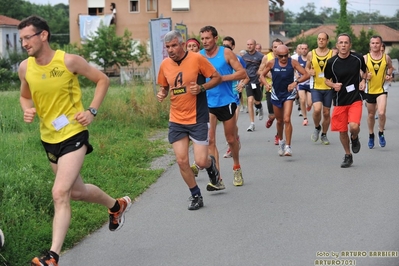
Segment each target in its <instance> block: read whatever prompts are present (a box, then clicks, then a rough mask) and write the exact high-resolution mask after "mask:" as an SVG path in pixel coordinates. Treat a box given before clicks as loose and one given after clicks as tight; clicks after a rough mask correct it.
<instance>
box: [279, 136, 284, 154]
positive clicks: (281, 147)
mask: <svg viewBox="0 0 399 266" xmlns="http://www.w3.org/2000/svg"><path fill="white" fill-rule="evenodd" d="M284 151H285V140H279V141H278V155H280V156H283V155H284Z"/></svg>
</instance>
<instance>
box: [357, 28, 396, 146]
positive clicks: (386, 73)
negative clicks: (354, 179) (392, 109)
mask: <svg viewBox="0 0 399 266" xmlns="http://www.w3.org/2000/svg"><path fill="white" fill-rule="evenodd" d="M382 45H383V42H382V38H381V36H373V37H372V38H371V39H370V52H369V53H368V54H367V55H365V56H364V61H365V62H366V65H367V88H366V91H365V94H364V96H365V98H366V99H365V100H366V102H367V111H368V116H367V124H368V128H369V142H368V146H369V149H372V148H374V139H375V136H374V125H375V113H376V110H378V118H379V119H378V141H379V145H380V147H385V145H386V140H385V136H384V128H385V122H386V107H387V97H388V88H389V85H390V82H391V80H392V71H393V66H392V60H391V58H390V57H389V55H387V54H385V51H383V50H382V49H381V48H382Z"/></svg>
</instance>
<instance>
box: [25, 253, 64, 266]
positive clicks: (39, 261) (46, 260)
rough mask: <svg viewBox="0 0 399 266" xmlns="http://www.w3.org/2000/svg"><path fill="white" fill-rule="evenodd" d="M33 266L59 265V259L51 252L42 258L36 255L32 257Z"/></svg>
mask: <svg viewBox="0 0 399 266" xmlns="http://www.w3.org/2000/svg"><path fill="white" fill-rule="evenodd" d="M30 265H31V266H58V263H57V261H56V260H55V258H54V257H53V255H52V254H51V253H50V252H47V254H46V255H45V256H43V257H41V258H38V257H35V258H33V259H32V261H31V263H30Z"/></svg>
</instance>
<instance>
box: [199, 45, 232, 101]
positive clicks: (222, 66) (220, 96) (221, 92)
mask: <svg viewBox="0 0 399 266" xmlns="http://www.w3.org/2000/svg"><path fill="white" fill-rule="evenodd" d="M224 49H225V48H224V47H223V46H219V51H218V53H217V54H216V55H215V56H214V57H207V56H206V53H205V50H204V49H202V50H201V51H200V53H201V54H202V55H203V56H205V57H206V58H207V59H208V60H209V62H211V64H212V65H213V66H214V67H215V68H216V70H217V72H219V74H220V75H221V76H224V75H230V74H233V71H234V69H233V68H232V67H231V66H230V65H229V64H228V63H227V62H226V59H225V58H224ZM207 81H209V78H207ZM206 96H207V98H208V107H209V108H217V107H222V106H226V105H229V104H231V103H234V102H236V96H235V94H234V93H233V82H232V81H223V82H222V83H220V84H219V85H217V86H216V87H214V88H212V89H210V90H207V91H206Z"/></svg>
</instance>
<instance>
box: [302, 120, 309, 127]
mask: <svg viewBox="0 0 399 266" xmlns="http://www.w3.org/2000/svg"><path fill="white" fill-rule="evenodd" d="M307 125H308V119H307V118H304V119H303V122H302V126H307Z"/></svg>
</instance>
